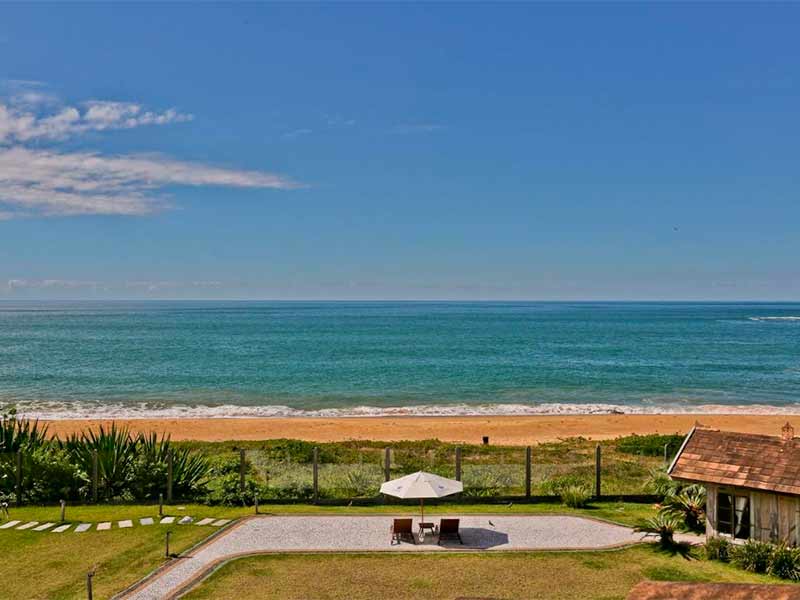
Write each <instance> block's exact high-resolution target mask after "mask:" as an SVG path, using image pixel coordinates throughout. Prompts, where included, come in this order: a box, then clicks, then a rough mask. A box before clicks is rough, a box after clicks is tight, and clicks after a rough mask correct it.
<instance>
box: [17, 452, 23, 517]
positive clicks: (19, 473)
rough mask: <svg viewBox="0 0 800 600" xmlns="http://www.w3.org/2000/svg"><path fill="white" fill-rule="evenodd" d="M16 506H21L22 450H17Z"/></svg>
mask: <svg viewBox="0 0 800 600" xmlns="http://www.w3.org/2000/svg"><path fill="white" fill-rule="evenodd" d="M16 488H17V490H16V491H17V493H16V496H17V506H21V505H22V450H17V481H16Z"/></svg>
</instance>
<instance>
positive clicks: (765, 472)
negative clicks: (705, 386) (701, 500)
mask: <svg viewBox="0 0 800 600" xmlns="http://www.w3.org/2000/svg"><path fill="white" fill-rule="evenodd" d="M669 474H670V475H671V476H672V477H673V478H675V479H682V480H687V481H700V482H704V483H717V484H721V485H730V486H737V487H745V488H751V489H755V490H767V491H772V492H778V493H781V494H793V495H798V496H800V439H797V438H794V437H791V438H790V439H783V438H781V437H779V436H770V435H756V434H752V433H734V432H731V431H716V430H713V429H704V428H700V427H697V428H695V429H693V430H692V431H691V433H689V435H688V436H687V439H686V441H685V442H684V445H683V447H682V448H681V450H680V452H679V453H678V456H677V457H676V458H675V460H674V461H673V463H672V466H671V467H670V471H669Z"/></svg>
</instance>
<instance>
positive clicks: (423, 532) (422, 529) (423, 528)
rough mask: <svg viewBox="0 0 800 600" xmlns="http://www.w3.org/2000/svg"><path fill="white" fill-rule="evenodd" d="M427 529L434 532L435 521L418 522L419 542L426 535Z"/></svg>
mask: <svg viewBox="0 0 800 600" xmlns="http://www.w3.org/2000/svg"><path fill="white" fill-rule="evenodd" d="M427 531H430V532H431V534H434V533H436V524H435V523H429V522H425V521H423V522H421V523H420V524H419V541H420V542H422V541H424V540H425V535H426V532H427Z"/></svg>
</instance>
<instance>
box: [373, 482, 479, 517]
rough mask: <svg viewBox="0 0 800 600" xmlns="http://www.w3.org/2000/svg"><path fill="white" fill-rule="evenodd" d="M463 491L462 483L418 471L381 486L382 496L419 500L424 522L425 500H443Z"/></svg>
mask: <svg viewBox="0 0 800 600" xmlns="http://www.w3.org/2000/svg"><path fill="white" fill-rule="evenodd" d="M463 491H464V484H463V483H461V482H460V481H456V480H455V479H447V478H445V477H439V476H438V475H434V474H433V473H426V472H425V471H417V472H416V473H412V474H411V475H406V476H405V477H400V478H399V479H392V480H391V481H387V482H386V483H384V484H383V485H382V486H381V494H387V495H389V496H394V497H395V498H419V508H420V514H421V517H422V521H423V522H424V521H425V498H442V497H444V496H450V495H452V494H458V493H459V492H463Z"/></svg>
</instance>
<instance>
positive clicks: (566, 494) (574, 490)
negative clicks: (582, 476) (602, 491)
mask: <svg viewBox="0 0 800 600" xmlns="http://www.w3.org/2000/svg"><path fill="white" fill-rule="evenodd" d="M591 497H592V492H591V491H590V490H589V488H588V487H586V486H585V485H570V486H567V487H565V488H564V489H563V490H561V503H562V504H564V505H566V506H569V507H570V508H583V507H585V506H586V505H587V504H588V503H589V500H590V499H591Z"/></svg>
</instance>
